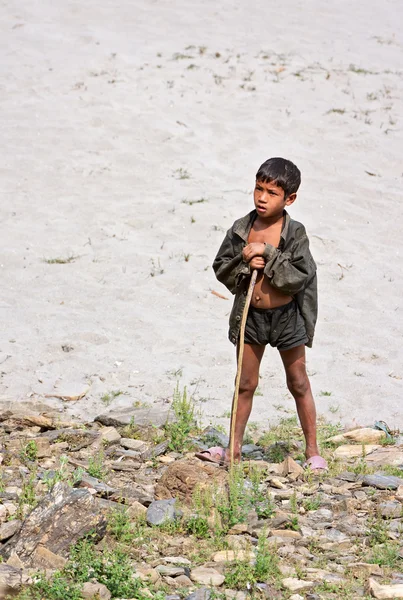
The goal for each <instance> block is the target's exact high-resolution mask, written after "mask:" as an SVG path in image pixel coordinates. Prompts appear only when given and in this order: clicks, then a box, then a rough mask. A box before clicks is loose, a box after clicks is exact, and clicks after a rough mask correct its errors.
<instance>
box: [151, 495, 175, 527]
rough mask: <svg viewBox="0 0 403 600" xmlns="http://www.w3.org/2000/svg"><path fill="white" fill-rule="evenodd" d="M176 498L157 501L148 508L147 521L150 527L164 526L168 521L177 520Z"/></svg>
mask: <svg viewBox="0 0 403 600" xmlns="http://www.w3.org/2000/svg"><path fill="white" fill-rule="evenodd" d="M175 503H176V498H171V499H169V500H155V501H154V502H151V504H150V506H149V507H148V508H147V513H146V519H147V523H148V524H149V525H162V524H163V523H165V522H166V521H174V520H175V519H176V518H177V516H178V515H177V513H176V511H175Z"/></svg>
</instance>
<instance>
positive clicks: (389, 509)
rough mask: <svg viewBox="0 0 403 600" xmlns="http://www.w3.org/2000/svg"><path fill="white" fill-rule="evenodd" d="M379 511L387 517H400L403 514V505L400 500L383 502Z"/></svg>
mask: <svg viewBox="0 0 403 600" xmlns="http://www.w3.org/2000/svg"><path fill="white" fill-rule="evenodd" d="M379 511H380V513H381V515H382V516H383V517H385V518H386V519H395V518H396V519H398V518H399V517H402V516H403V506H402V505H401V503H400V502H381V504H380V505H379Z"/></svg>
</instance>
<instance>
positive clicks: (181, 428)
mask: <svg viewBox="0 0 403 600" xmlns="http://www.w3.org/2000/svg"><path fill="white" fill-rule="evenodd" d="M172 410H173V413H174V415H175V420H174V421H173V422H172V423H168V424H167V425H166V426H165V430H166V432H167V434H168V437H169V438H170V441H169V448H170V449H171V450H175V451H176V452H183V451H184V449H185V448H187V447H189V442H188V437H189V434H190V432H191V431H192V430H193V429H195V404H194V402H193V400H192V398H191V397H190V396H189V397H188V394H187V391H186V388H184V390H183V393H181V392H180V391H179V386H178V385H177V386H176V388H175V391H174V395H173V400H172Z"/></svg>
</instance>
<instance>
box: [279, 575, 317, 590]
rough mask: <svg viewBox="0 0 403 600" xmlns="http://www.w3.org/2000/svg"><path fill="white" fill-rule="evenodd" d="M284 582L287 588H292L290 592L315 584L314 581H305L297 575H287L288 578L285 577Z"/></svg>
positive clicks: (306, 588) (309, 587)
mask: <svg viewBox="0 0 403 600" xmlns="http://www.w3.org/2000/svg"><path fill="white" fill-rule="evenodd" d="M282 583H283V586H284V587H285V588H286V589H287V590H290V592H299V591H301V590H309V589H311V588H312V587H313V586H314V585H315V583H314V582H313V581H303V580H302V579H297V578H296V577H286V579H283V581H282Z"/></svg>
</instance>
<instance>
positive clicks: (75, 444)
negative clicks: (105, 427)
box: [42, 428, 101, 452]
mask: <svg viewBox="0 0 403 600" xmlns="http://www.w3.org/2000/svg"><path fill="white" fill-rule="evenodd" d="M42 435H43V437H46V438H47V439H48V440H49V441H50V442H56V441H58V442H67V444H68V450H69V452H77V451H78V450H82V449H83V448H87V446H90V445H91V444H93V443H94V442H95V441H96V440H99V439H101V437H100V434H99V433H98V432H96V431H88V430H86V429H68V428H66V429H57V430H56V431H47V432H46V433H44V434H42Z"/></svg>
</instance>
